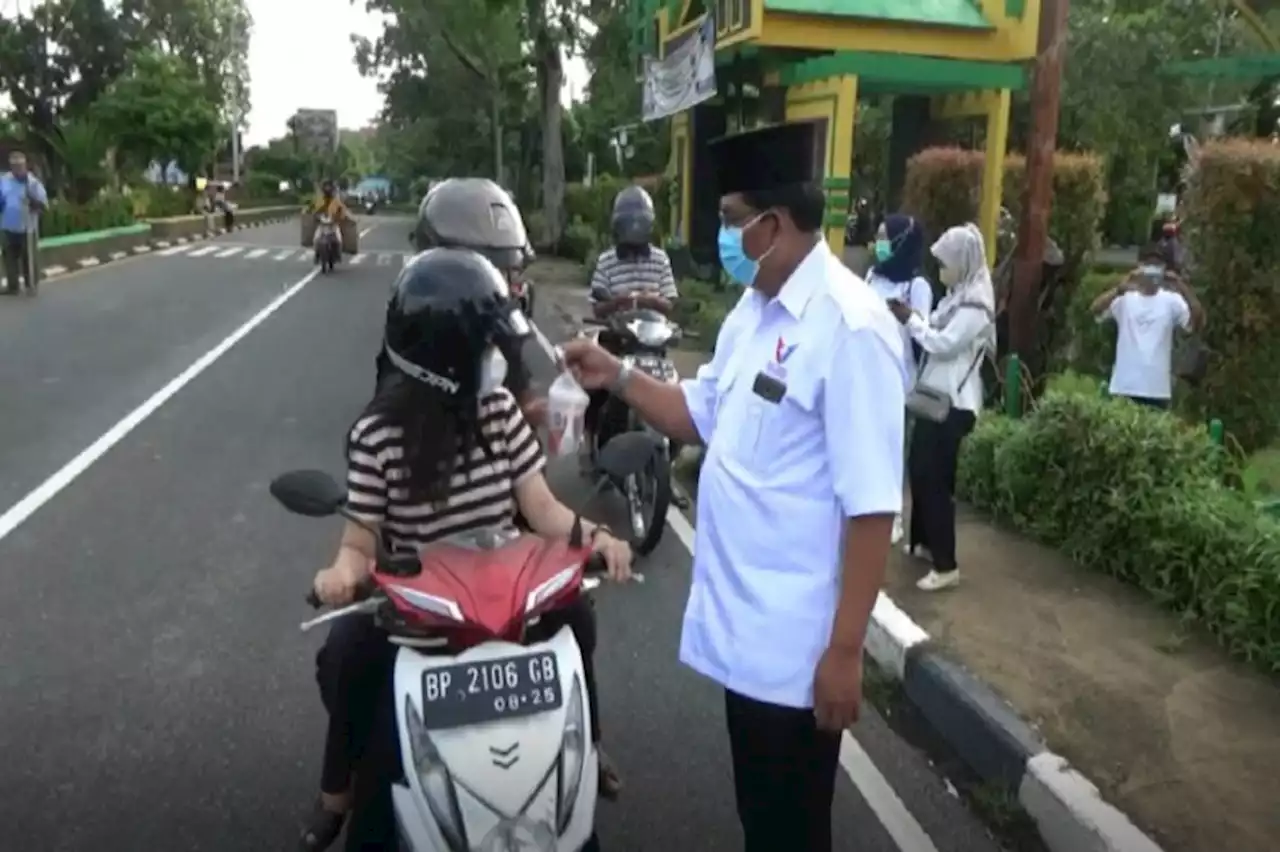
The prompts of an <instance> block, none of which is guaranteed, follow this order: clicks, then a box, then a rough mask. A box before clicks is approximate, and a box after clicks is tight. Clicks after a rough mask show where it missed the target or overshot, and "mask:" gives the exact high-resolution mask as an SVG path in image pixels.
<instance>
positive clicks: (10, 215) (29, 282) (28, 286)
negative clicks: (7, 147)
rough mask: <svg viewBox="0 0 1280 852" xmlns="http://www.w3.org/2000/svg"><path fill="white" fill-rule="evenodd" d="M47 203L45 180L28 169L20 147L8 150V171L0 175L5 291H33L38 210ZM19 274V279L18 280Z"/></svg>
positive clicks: (42, 210) (36, 282) (0, 219)
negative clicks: (43, 182) (15, 149)
mask: <svg viewBox="0 0 1280 852" xmlns="http://www.w3.org/2000/svg"><path fill="white" fill-rule="evenodd" d="M48 206H49V195H48V193H47V192H45V188H44V184H42V183H41V182H40V179H39V178H38V177H36V176H35V175H33V174H31V172H30V171H29V170H28V169H27V157H26V155H25V154H23V153H22V152H21V151H13V152H12V153H10V154H9V171H8V172H6V173H5V174H3V175H0V230H2V231H3V232H4V244H3V246H0V250H3V253H4V275H5V282H6V286H5V288H4V290H3V291H0V292H3V293H4V294H5V295H13V294H15V293H20V292H22V291H23V289H25V290H26V292H27V293H28V294H33V293H35V292H36V288H37V287H38V286H39V283H40V282H39V280H38V279H39V273H38V272H37V271H36V256H35V248H36V245H35V243H36V239H37V237H38V235H39V233H40V214H41V213H42V212H44V210H45V208H46V207H48ZM19 278H21V281H19Z"/></svg>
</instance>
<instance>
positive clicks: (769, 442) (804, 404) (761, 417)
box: [742, 372, 818, 480]
mask: <svg viewBox="0 0 1280 852" xmlns="http://www.w3.org/2000/svg"><path fill="white" fill-rule="evenodd" d="M792 375H793V376H794V375H795V373H794V372H793V373H792ZM754 380H755V379H754V376H753V377H752V379H751V381H752V382H754ZM817 401H818V398H817V385H816V383H815V382H813V381H808V380H806V379H804V378H803V377H800V378H791V379H790V380H789V381H788V383H787V392H786V395H785V396H784V397H783V398H782V399H781V400H780V401H779V402H769V401H768V400H766V399H762V398H761V397H760V396H759V395H758V394H756V393H755V392H751V394H750V400H749V401H748V402H747V404H746V414H745V416H744V418H743V420H744V428H743V439H744V441H749V442H750V444H749V447H747V446H744V448H743V449H744V454H743V456H742V459H743V461H744V462H745V463H747V464H749V465H750V467H751V470H753V471H754V472H756V473H757V474H759V475H760V476H762V477H767V478H769V479H770V480H777V479H778V478H779V477H782V476H787V475H789V474H790V473H798V472H801V470H802V468H800V467H797V466H796V462H797V461H799V459H797V458H796V453H797V452H803V450H804V447H806V446H807V445H808V438H809V435H808V431H809V430H810V429H812V428H813V427H814V424H815V422H817V421H815V418H814V414H815V411H816V409H817ZM806 475H807V474H806Z"/></svg>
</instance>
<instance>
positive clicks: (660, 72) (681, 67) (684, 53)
mask: <svg viewBox="0 0 1280 852" xmlns="http://www.w3.org/2000/svg"><path fill="white" fill-rule="evenodd" d="M715 94H716V25H715V21H714V20H713V19H712V17H711V15H707V16H706V17H705V18H704V19H703V20H702V24H701V26H699V27H698V29H697V31H696V32H695V33H693V34H692V35H690V36H689V37H688V38H687V39H685V40H684V43H683V44H681V45H680V46H679V47H677V48H675V49H673V50H671V51H669V52H668V53H667V55H666V56H664V57H663V58H662V59H652V58H649V57H646V58H645V61H644V94H643V104H644V106H643V114H644V120H645V121H654V120H655V119H659V118H666V117H667V116H669V115H675V114H676V113H678V112H683V111H684V110H687V109H688V108H689V107H691V106H695V105H697V104H700V103H702V102H703V101H705V100H708V99H710V98H713V97H715Z"/></svg>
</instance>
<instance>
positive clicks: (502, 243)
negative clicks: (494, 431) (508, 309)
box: [377, 178, 546, 427]
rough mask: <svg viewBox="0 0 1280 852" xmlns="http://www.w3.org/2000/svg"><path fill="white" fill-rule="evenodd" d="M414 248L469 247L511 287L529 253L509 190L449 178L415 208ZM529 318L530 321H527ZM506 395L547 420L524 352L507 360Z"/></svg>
mask: <svg viewBox="0 0 1280 852" xmlns="http://www.w3.org/2000/svg"><path fill="white" fill-rule="evenodd" d="M413 243H414V248H415V249H417V250H418V251H424V250H426V249H429V248H434V247H446V248H468V249H471V250H472V251H475V252H478V253H479V254H482V255H484V256H485V257H486V258H488V260H489V262H490V263H492V264H493V265H494V266H496V267H497V268H498V269H499V270H500V271H501V272H503V274H504V275H505V276H506V278H507V283H508V285H510V284H511V283H512V282H513V281H515V280H516V279H517V278H518V277H519V276H520V275H523V274H524V269H525V266H526V265H527V264H528V261H529V258H531V257H532V255H533V251H532V249H531V247H530V245H529V237H528V234H527V232H526V231H525V227H524V220H523V219H521V218H520V210H519V208H517V207H516V205H515V202H514V201H512V200H511V196H510V195H508V194H507V191H506V190H504V189H503V188H502V187H500V186H498V184H496V183H494V182H493V181H491V180H487V179H485V178H450V179H449V180H445V181H440V182H439V183H436V184H433V185H432V187H431V188H430V189H429V190H428V191H427V195H426V198H424V199H423V202H422V206H421V207H420V208H419V209H418V221H417V224H416V226H415V227H414V231H413ZM530 319H532V318H531V317H530ZM507 360H508V362H509V364H508V369H507V378H506V386H507V390H509V391H511V393H512V394H513V395H514V396H515V398H516V400H517V401H518V402H519V403H520V408H521V410H522V411H523V412H524V416H525V418H526V419H527V420H528V421H529V422H530V423H532V424H534V426H535V427H537V426H541V425H542V423H543V420H544V419H545V417H546V399H545V397H542V396H539V395H538V394H536V393H535V392H534V391H533V376H532V375H531V374H530V373H529V369H528V367H526V366H525V363H524V357H523V353H520V352H512V353H510V354H509V355H508V358H507ZM377 370H378V382H379V383H381V382H382V381H383V380H384V378H385V377H387V376H389V375H391V370H390V363H389V362H388V360H387V357H386V353H385V352H383V351H379V353H378V361H377Z"/></svg>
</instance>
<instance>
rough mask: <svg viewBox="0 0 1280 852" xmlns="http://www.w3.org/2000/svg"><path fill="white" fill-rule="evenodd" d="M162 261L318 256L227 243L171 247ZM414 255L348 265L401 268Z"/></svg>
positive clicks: (361, 257) (358, 257) (365, 255)
mask: <svg viewBox="0 0 1280 852" xmlns="http://www.w3.org/2000/svg"><path fill="white" fill-rule="evenodd" d="M155 254H156V255H158V256H160V257H189V258H203V259H206V260H254V261H264V262H267V263H314V262H315V255H314V253H313V252H312V250H311V249H304V248H280V247H278V246H270V247H266V246H263V247H257V248H255V247H254V246H246V245H239V246H237V245H228V244H226V243H204V244H199V243H194V244H189V245H178V246H170V247H169V248H165V249H161V250H159V251H157V252H155ZM410 257H412V255H411V254H410V253H408V252H402V251H370V252H362V253H360V254H355V255H348V256H347V258H346V263H347V264H348V265H350V266H361V265H367V266H382V267H396V268H398V267H400V266H403V265H404V264H405V263H407V262H408V260H409V258H410Z"/></svg>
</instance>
